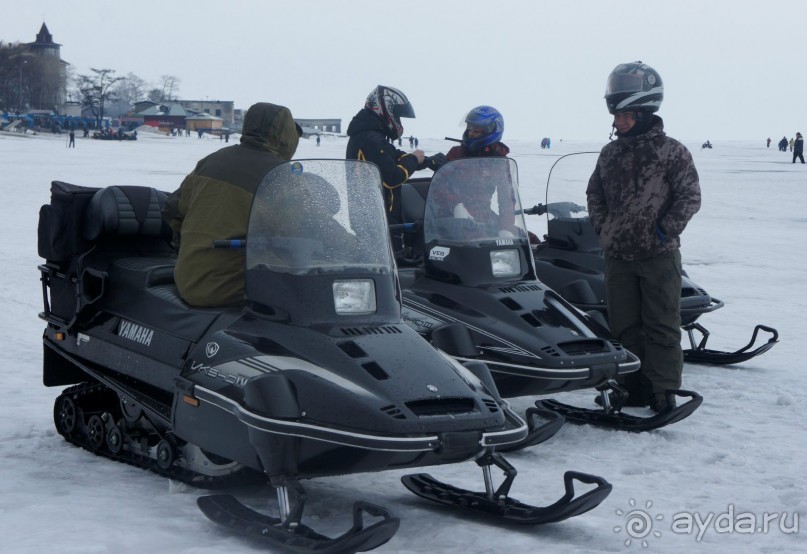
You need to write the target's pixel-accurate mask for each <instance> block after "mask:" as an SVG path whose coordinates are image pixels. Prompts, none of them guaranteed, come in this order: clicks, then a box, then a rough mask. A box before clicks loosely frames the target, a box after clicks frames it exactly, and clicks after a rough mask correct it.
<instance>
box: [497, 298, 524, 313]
mask: <svg viewBox="0 0 807 554" xmlns="http://www.w3.org/2000/svg"><path fill="white" fill-rule="evenodd" d="M499 302H501V303H502V304H504V305H505V306H507V307H508V308H510V309H511V310H513V311H514V312H519V311H521V310H523V309H524V308H523V307H522V306H521V304H519V303H518V302H516V301H515V300H513V299H512V298H510V297H509V296H505V297H504V298H499Z"/></svg>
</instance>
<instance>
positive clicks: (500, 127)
mask: <svg viewBox="0 0 807 554" xmlns="http://www.w3.org/2000/svg"><path fill="white" fill-rule="evenodd" d="M465 123H466V125H468V126H474V127H479V128H480V129H482V131H483V134H482V135H481V136H479V137H476V138H470V137H469V136H468V130H467V129H466V130H465V132H464V133H463V134H462V143H463V144H464V145H465V147H466V148H467V149H468V150H470V151H471V152H478V151H479V150H482V149H483V148H484V147H485V146H490V145H491V144H493V143H494V142H499V141H500V140H502V134H503V133H504V118H503V117H502V114H500V113H499V110H497V109H496V108H494V107H491V106H477V107H475V108H474V109H473V110H471V111H470V112H468V115H467V116H465Z"/></svg>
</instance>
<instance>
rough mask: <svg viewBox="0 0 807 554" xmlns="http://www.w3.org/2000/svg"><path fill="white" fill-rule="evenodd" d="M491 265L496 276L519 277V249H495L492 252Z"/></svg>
mask: <svg viewBox="0 0 807 554" xmlns="http://www.w3.org/2000/svg"><path fill="white" fill-rule="evenodd" d="M490 266H491V268H492V269H493V276H494V277H517V276H519V275H521V260H520V259H519V256H518V250H512V249H508V250H493V251H491V253H490Z"/></svg>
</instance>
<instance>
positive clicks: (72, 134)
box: [67, 127, 795, 163]
mask: <svg viewBox="0 0 807 554" xmlns="http://www.w3.org/2000/svg"><path fill="white" fill-rule="evenodd" d="M67 147H68V148H75V147H76V130H75V129H73V128H72V127H71V128H70V142H69V143H68V145H67ZM794 163H795V160H794Z"/></svg>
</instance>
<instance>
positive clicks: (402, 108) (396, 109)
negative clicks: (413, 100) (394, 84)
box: [392, 102, 415, 117]
mask: <svg viewBox="0 0 807 554" xmlns="http://www.w3.org/2000/svg"><path fill="white" fill-rule="evenodd" d="M392 115H394V116H395V117H415V110H414V108H412V104H410V103H409V102H407V103H406V104H395V105H394V106H393V107H392Z"/></svg>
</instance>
